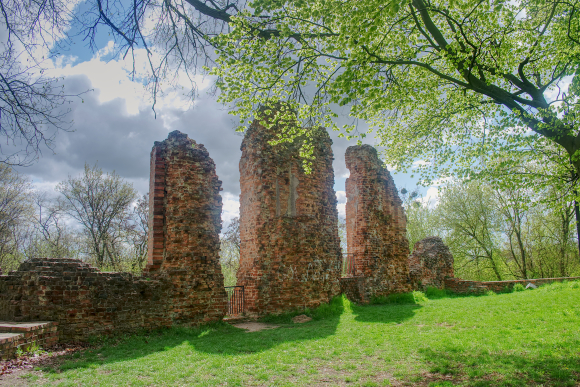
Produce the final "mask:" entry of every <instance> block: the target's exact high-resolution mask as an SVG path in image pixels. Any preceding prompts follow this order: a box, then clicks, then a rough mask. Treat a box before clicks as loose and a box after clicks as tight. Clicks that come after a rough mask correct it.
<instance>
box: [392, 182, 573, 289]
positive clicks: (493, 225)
mask: <svg viewBox="0 0 580 387" xmlns="http://www.w3.org/2000/svg"><path fill="white" fill-rule="evenodd" d="M401 193H402V196H403V200H404V203H405V207H406V208H405V209H406V214H407V233H408V238H409V242H410V244H411V249H412V248H413V246H414V244H415V242H417V241H419V240H421V239H423V238H425V237H427V236H430V235H436V236H440V237H441V238H442V239H443V240H444V241H445V243H446V244H447V245H448V246H449V248H450V249H451V252H452V253H453V257H454V258H455V275H456V277H460V278H463V279H470V280H482V281H483V280H488V281H498V280H508V279H526V278H548V277H567V276H575V275H580V257H579V254H578V239H577V233H576V219H575V216H574V211H575V209H574V201H569V200H566V199H565V198H564V197H563V196H559V195H557V194H549V195H544V196H542V197H539V196H537V194H535V193H533V192H530V191H527V190H525V189H518V190H515V189H503V190H502V189H495V188H492V187H491V186H490V185H487V184H485V183H480V182H471V183H466V182H460V183H455V184H450V185H448V186H446V187H445V188H443V189H441V190H440V196H439V200H438V202H437V203H428V202H426V201H425V200H422V198H420V197H419V195H418V194H417V191H414V192H408V191H406V190H404V189H403V190H401Z"/></svg>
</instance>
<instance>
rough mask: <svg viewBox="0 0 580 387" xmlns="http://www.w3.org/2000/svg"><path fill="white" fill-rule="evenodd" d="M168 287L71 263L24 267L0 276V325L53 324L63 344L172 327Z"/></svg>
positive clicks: (58, 261) (35, 261)
mask: <svg viewBox="0 0 580 387" xmlns="http://www.w3.org/2000/svg"><path fill="white" fill-rule="evenodd" d="M170 287H171V285H170V283H169V282H167V281H156V280H148V279H147V278H141V277H136V276H133V275H131V274H128V273H102V272H100V271H99V270H97V269H95V268H93V267H91V266H90V265H88V264H86V263H83V262H81V261H79V260H75V259H65V258H62V259H40V258H34V259H30V260H27V261H25V262H24V263H22V264H21V265H20V267H19V268H18V270H15V271H11V272H10V273H8V274H6V275H3V276H0V320H4V321H54V322H57V323H58V327H59V333H60V335H59V339H60V340H62V341H70V340H86V339H87V338H88V337H90V336H92V335H100V334H110V333H113V332H129V331H134V330H136V329H138V328H145V329H153V328H160V327H164V326H170V325H172V319H171V316H170V313H169V308H168V303H167V300H168V299H169V298H170V297H171V292H170Z"/></svg>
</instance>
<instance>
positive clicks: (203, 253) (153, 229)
mask: <svg viewBox="0 0 580 387" xmlns="http://www.w3.org/2000/svg"><path fill="white" fill-rule="evenodd" d="M221 183H222V182H221V181H220V180H218V177H217V175H216V172H215V164H214V162H213V160H212V159H211V158H210V157H209V153H208V152H207V150H206V149H205V147H204V146H203V145H201V144H196V142H195V141H194V140H192V139H190V138H188V137H187V135H186V134H183V133H180V132H179V131H174V132H171V133H169V137H168V138H167V139H166V140H165V141H162V142H155V145H154V146H153V150H152V151H151V177H150V186H149V198H150V209H149V211H150V213H149V215H150V216H149V250H148V263H147V267H146V268H145V272H146V273H148V274H149V275H151V276H152V277H153V278H159V277H166V278H167V279H168V280H169V281H170V282H171V287H172V296H171V297H170V298H169V299H167V300H165V302H167V303H168V304H169V305H168V307H169V308H170V314H171V317H172V319H173V320H174V321H175V322H182V323H185V324H191V323H202V322H209V321H216V320H220V319H221V318H222V317H223V316H224V315H225V313H226V305H227V295H226V292H225V289H224V279H223V275H222V272H221V267H220V264H219V248H220V241H219V233H220V231H221V227H222V223H221V212H222V198H221V196H220V194H219V192H220V191H221V189H222V188H221Z"/></svg>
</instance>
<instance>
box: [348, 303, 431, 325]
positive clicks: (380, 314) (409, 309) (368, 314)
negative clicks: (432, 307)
mask: <svg viewBox="0 0 580 387" xmlns="http://www.w3.org/2000/svg"><path fill="white" fill-rule="evenodd" d="M420 308H421V305H418V304H384V305H356V304H352V306H351V309H352V312H353V314H354V315H355V320H356V321H361V322H363V321H364V322H382V323H396V324H401V323H402V322H404V321H406V320H409V319H411V318H413V316H415V313H416V311H417V310H418V309H420Z"/></svg>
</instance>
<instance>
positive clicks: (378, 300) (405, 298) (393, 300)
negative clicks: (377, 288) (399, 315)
mask: <svg viewBox="0 0 580 387" xmlns="http://www.w3.org/2000/svg"><path fill="white" fill-rule="evenodd" d="M427 299H428V298H427V297H426V296H425V294H424V293H423V292H417V291H415V292H411V293H394V294H389V295H388V296H380V297H373V299H372V300H371V304H374V305H382V304H418V303H420V302H424V301H427Z"/></svg>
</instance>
